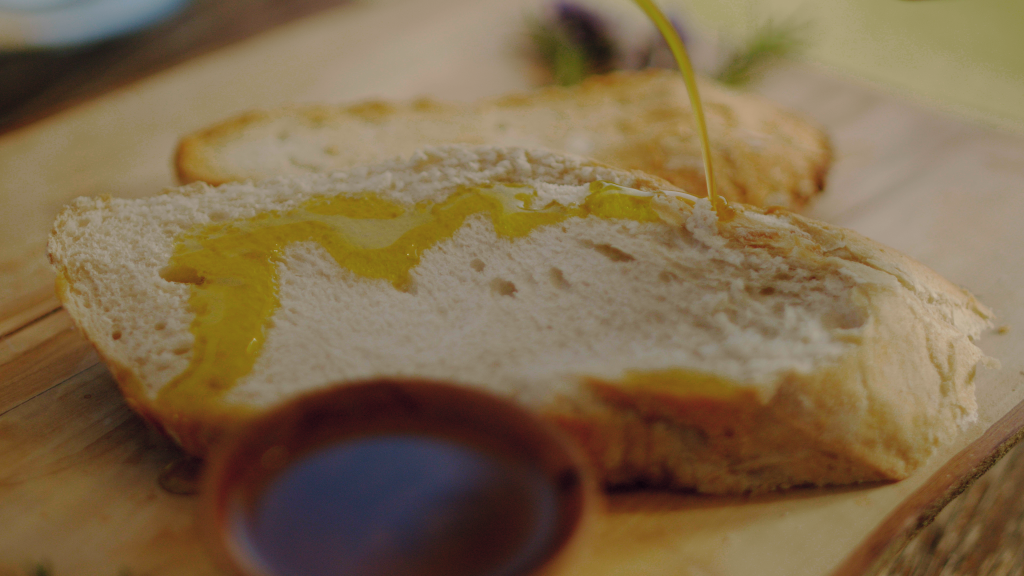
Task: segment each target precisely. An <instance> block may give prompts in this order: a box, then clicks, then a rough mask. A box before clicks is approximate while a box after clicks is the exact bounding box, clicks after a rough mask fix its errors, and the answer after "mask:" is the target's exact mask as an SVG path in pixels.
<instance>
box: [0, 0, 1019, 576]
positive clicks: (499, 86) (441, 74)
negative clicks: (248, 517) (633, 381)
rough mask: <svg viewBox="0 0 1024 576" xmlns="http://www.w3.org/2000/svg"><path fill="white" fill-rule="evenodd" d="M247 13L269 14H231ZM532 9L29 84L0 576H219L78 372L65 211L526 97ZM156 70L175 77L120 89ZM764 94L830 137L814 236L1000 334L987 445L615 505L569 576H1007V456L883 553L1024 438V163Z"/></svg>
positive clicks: (17, 206)
mask: <svg viewBox="0 0 1024 576" xmlns="http://www.w3.org/2000/svg"><path fill="white" fill-rule="evenodd" d="M334 3H336V2H328V1H327V0H323V1H319V2H318V1H316V0H304V2H297V3H292V4H294V5H295V6H297V7H296V8H295V9H294V11H292V9H291V8H282V7H281V5H283V4H289V3H284V2H278V3H275V2H259V1H258V0H250V1H248V2H246V1H244V0H231V1H230V2H225V3H222V4H223V6H224V7H223V11H221V10H222V8H221V5H220V4H218V3H216V2H212V1H197V2H196V3H195V4H194V5H193V7H192V8H191V10H194V11H197V12H194V13H193V16H190V17H189V18H194V19H196V21H199V22H206V24H204V26H205V29H206V30H208V31H210V30H212V31H215V33H214V36H216V35H217V34H218V33H219V32H216V31H218V30H225V29H226V28H224V27H229V26H230V23H225V20H231V19H232V18H237V19H239V20H245V18H249V17H251V20H249V22H257V21H258V22H259V25H258V26H257V25H254V24H248V25H245V26H250V27H249V28H246V27H245V26H242V29H244V30H249V31H254V30H257V29H260V28H265V27H267V26H270V25H272V24H274V23H275V21H284V20H289V19H291V18H292V17H294V16H297V15H299V14H300V13H302V10H307V9H308V10H309V11H312V10H316V9H319V8H320V7H323V6H324V5H328V4H334ZM275 4H276V5H278V8H273V7H272V6H273V5H275ZM513 4H514V6H513ZM299 5H302V6H306V8H301V7H298V6H299ZM231 6H233V8H231ZM260 6H270V7H271V8H270V12H268V13H267V14H271V15H270V16H266V17H257V16H249V15H247V11H249V10H255V9H256V8H258V7H260ZM526 9H527V8H525V7H524V5H523V4H520V3H503V2H498V1H497V0H483V1H475V2H471V1H470V0H430V2H426V1H423V2H421V1H418V0H391V1H386V0H381V1H380V2H375V3H374V4H373V5H363V4H359V5H352V6H343V7H341V8H338V9H333V10H329V11H327V12H324V13H322V17H312V18H305V19H301V20H297V21H295V22H292V23H291V24H289V25H287V26H284V27H282V28H278V29H276V30H274V31H272V32H270V33H268V34H265V35H262V36H259V37H257V38H254V39H252V40H250V41H244V42H240V43H237V44H234V45H232V46H230V47H228V48H226V49H223V50H219V51H217V52H213V53H210V54H209V55H207V56H202V57H195V56H196V55H197V54H199V53H201V52H204V51H205V50H208V49H209V47H211V46H216V45H221V44H224V43H227V42H228V41H230V40H233V39H235V38H238V37H240V36H244V35H245V34H246V33H247V32H245V31H244V30H243V31H242V32H238V33H237V35H235V36H231V35H230V34H228V33H224V36H225V38H226V39H225V38H221V39H220V40H218V41H212V43H210V44H208V45H207V48H205V49H200V48H189V46H192V42H191V41H182V39H183V38H191V37H192V36H191V35H192V34H197V32H195V31H181V30H178V31H177V32H174V28H173V27H171V28H168V29H169V30H171V31H172V32H171V33H170V34H169V36H168V38H170V39H168V40H166V41H162V40H161V39H160V37H159V34H157V33H156V32H154V34H156V35H154V36H152V37H151V39H149V40H147V41H146V42H150V43H151V44H146V46H148V47H147V48H144V49H143V50H142V51H141V52H140V54H142V56H140V60H139V61H138V62H135V63H133V62H130V60H131V59H132V58H131V56H130V54H131V50H130V49H127V48H126V49H125V51H122V52H120V53H119V56H118V57H116V58H115V57H112V56H109V55H108V56H103V57H102V58H106V60H102V59H101V60H96V61H94V63H89V62H87V61H86V60H83V61H82V62H80V63H79V64H77V65H75V66H71V67H76V66H80V67H82V68H83V69H88V68H89V67H90V66H95V67H94V68H92V69H93V70H94V71H100V70H102V71H106V72H103V74H108V75H107V76H104V78H105V79H106V81H101V80H102V79H97V82H96V83H95V84H88V82H86V81H85V80H83V79H85V78H86V76H80V77H77V79H78V80H77V81H67V83H66V84H64V87H63V88H62V87H61V82H65V80H59V81H55V83H52V84H46V82H43V83H42V84H38V85H35V87H34V88H32V90H35V92H34V93H35V94H36V96H35V97H32V96H23V97H21V99H20V100H18V99H15V100H16V101H17V102H20V103H19V104H18V105H17V106H16V107H15V108H11V110H15V112H11V114H10V116H3V118H6V120H3V121H4V122H6V126H8V127H10V126H13V125H20V126H21V128H19V129H17V130H9V131H8V133H7V134H6V135H5V136H3V137H0V173H2V174H4V176H5V177H4V178H3V179H2V180H0V223H2V224H3V226H0V526H5V527H7V529H5V530H0V574H2V575H4V576H7V574H17V575H19V576H20V575H22V574H28V573H32V571H33V570H35V568H36V566H37V565H42V566H47V567H50V568H51V569H52V570H53V572H54V573H55V574H57V575H58V576H59V575H63V574H86V575H88V574H106V575H114V574H119V573H122V572H124V571H126V570H127V571H130V573H132V574H153V575H171V574H200V575H201V574H214V573H215V571H214V570H213V568H212V567H211V566H209V564H208V563H206V562H205V561H204V560H203V558H204V556H203V552H202V547H201V543H200V542H199V541H198V540H197V538H196V536H195V529H194V528H195V527H194V525H193V515H192V506H193V505H194V499H192V498H189V497H182V496H175V495H172V494H169V493H167V492H166V491H163V490H161V489H160V488H159V487H158V485H157V480H156V479H157V477H158V476H159V474H160V471H161V470H162V469H163V468H164V467H165V466H167V465H168V464H170V463H172V462H174V461H175V459H176V458H178V457H179V456H180V453H179V452H178V451H177V449H176V448H175V447H173V446H172V445H170V444H169V443H167V442H166V441H165V440H163V439H162V438H160V437H159V436H158V435H156V434H154V433H152V432H151V431H150V430H149V429H148V428H146V426H145V425H144V424H143V423H142V422H141V420H139V419H138V418H137V417H135V416H134V415H133V414H132V413H131V412H130V411H129V410H128V408H127V407H126V406H125V405H124V403H123V401H122V400H121V398H120V395H119V394H118V393H117V390H116V386H115V384H114V383H113V381H112V380H111V378H110V376H109V374H108V373H107V371H106V370H105V369H104V368H103V367H102V366H101V365H99V364H98V359H97V358H96V356H95V353H94V352H93V351H92V349H91V347H90V346H89V345H88V344H87V343H86V342H84V341H83V340H82V339H81V338H80V337H79V336H78V335H77V334H76V333H75V331H74V329H73V327H72V325H71V323H70V319H69V318H68V317H67V315H66V314H65V313H64V312H63V311H58V310H56V307H57V305H56V301H55V300H54V298H53V296H52V294H53V292H52V275H51V273H50V272H49V270H48V268H47V265H46V261H45V257H44V256H43V254H44V245H45V237H46V233H47V231H48V228H49V223H50V222H52V218H53V216H54V214H55V213H56V211H57V210H58V209H59V207H60V205H61V204H62V203H64V202H66V201H67V200H69V199H70V198H72V197H74V196H76V195H80V194H97V193H111V194H116V195H120V196H140V195H147V194H153V193H155V192H157V191H158V190H159V189H160V187H162V186H165V185H168V184H171V183H172V182H173V181H172V175H171V172H170V168H169V156H170V151H171V150H172V149H173V145H174V142H175V140H176V138H177V136H178V135H180V134H182V133H185V132H188V131H190V130H192V129H195V128H197V127H199V126H202V125H205V124H208V123H210V122H213V121H215V120H218V119H220V118H223V117H225V116H227V115H230V114H233V113H235V112H237V111H239V110H242V109H246V108H251V107H268V106H275V105H279V104H281V103H284V102H288V101H339V100H350V99H354V98H359V97H366V96H389V97H411V96H414V95H418V94H431V95H433V96H436V97H439V98H448V99H458V100H467V99H472V98H475V97H480V96H486V95H490V94H495V93H500V92H504V91H507V90H510V89H520V88H525V87H526V86H527V84H528V79H529V75H528V74H525V73H524V65H522V64H521V63H520V62H519V61H518V60H517V59H516V50H515V43H516V41H517V36H516V26H517V25H518V21H517V20H516V18H517V17H518V15H521V14H522V13H524V11H525V10H526ZM231 10H234V12H232V11H231ZM273 10H278V12H273ZM205 18H209V20H204V19H205ZM218 22H220V23H218ZM167 26H171V25H170V24H168V25H167ZM384 26H388V27H389V31H388V32H387V33H386V34H385V32H383V30H384ZM455 38H457V39H458V41H457V42H456V41H454V40H453V39H455ZM126 42H128V41H126ZM218 42H219V43H218ZM112 46H114V45H112ZM175 46H176V47H177V48H174V47H175ZM183 46H184V47H185V48H182V47H183ZM117 49H120V48H117ZM176 50H177V52H175V51H176ZM189 50H195V51H194V52H189ZM172 52H175V53H176V54H177V55H174V56H168V54H170V53H172ZM371 56H372V57H371ZM78 57H82V58H86V56H85V53H84V52H83V53H82V54H80V55H78V56H74V58H78ZM185 60H188V61H187V62H185ZM115 61H117V62H118V64H117V65H116V66H115V65H114V64H112V62H115ZM37 62H46V61H45V60H38V61H37ZM175 62H183V63H181V64H179V65H177V66H174V67H173V68H171V69H169V70H166V71H165V72H164V73H162V74H159V75H157V76H153V77H150V78H148V79H144V80H140V81H137V82H136V81H135V80H136V79H138V78H141V77H142V76H143V75H145V74H146V73H147V71H148V70H155V69H163V68H166V67H167V66H170V65H171V64H173V63H175ZM300 62H301V63H302V65H298V64H297V63H300ZM154 63H155V64H154ZM0 64H2V60H0ZM8 69H10V68H8ZM26 69H28V68H20V70H22V71H24V70H26ZM2 72H3V68H2V66H0V74H2ZM103 74H100V76H102V75H103ZM59 77H60V78H65V76H59ZM71 78H76V77H75V76H74V75H72V76H71ZM130 82H133V83H130ZM31 84H32V82H29V81H26V83H25V84H24V85H25V86H29V85H31ZM44 84H46V85H48V86H52V87H51V88H46V87H44V88H42V89H40V86H42V85H44ZM76 84H82V86H81V87H80V88H77V89H76V88H75V85H76ZM87 84H88V85H87ZM111 89H112V90H113V91H112V92H110V93H109V94H106V95H104V96H102V97H99V98H96V99H91V100H90V98H92V96H93V95H97V94H101V93H104V92H105V91H107V90H111ZM32 90H28V91H27V92H25V94H28V93H30V92H31V91H32ZM76 90H80V91H76ZM757 90H758V91H760V92H762V93H763V94H765V95H766V96H768V97H769V98H772V99H773V100H776V101H778V102H781V103H783V104H786V105H788V106H790V107H793V108H795V109H798V110H800V111H801V112H802V113H803V114H806V115H809V116H810V117H812V118H814V119H816V120H818V121H819V122H821V123H822V124H823V125H825V126H826V127H827V128H828V130H829V131H830V133H831V134H832V136H833V138H834V147H835V150H836V164H835V168H834V170H833V172H832V174H831V177H830V185H829V191H828V193H827V194H826V196H825V197H824V198H822V200H821V201H820V202H818V203H817V204H816V205H815V207H814V209H813V214H814V215H816V216H818V217H820V218H823V219H825V220H829V221H832V222H836V223H839V224H842V225H845V226H850V227H853V228H855V229H857V230H859V231H861V232H863V233H866V234H868V235H869V236H872V237H874V238H876V239H878V240H881V241H883V242H885V243H888V244H890V245H893V246H895V247H897V248H899V249H901V250H903V251H905V252H907V253H909V254H910V255H912V256H914V257H915V258H918V259H920V260H922V261H923V262H925V263H927V264H928V265H929V266H931V267H933V268H935V269H937V270H938V271H939V272H940V273H942V274H944V275H946V276H948V277H950V278H951V279H953V280H954V281H955V282H958V283H961V284H964V285H967V286H969V287H970V288H971V289H972V291H974V292H975V293H976V294H977V295H978V296H979V297H980V298H981V299H982V300H983V301H984V302H986V303H989V304H990V305H993V306H994V307H995V308H996V312H997V314H998V315H999V317H1000V323H1001V324H1003V325H1006V326H1009V327H1010V329H1009V331H1008V332H1005V333H992V334H989V335H986V336H985V338H984V339H983V341H982V347H983V348H984V349H985V350H986V351H987V352H988V353H990V354H992V355H993V356H995V357H998V358H1000V359H1001V360H1002V361H1003V367H1002V369H1001V370H1000V371H998V372H996V371H986V372H985V373H984V374H983V375H982V378H981V379H980V380H979V400H980V403H981V407H982V424H981V425H979V426H978V427H975V428H974V429H972V430H971V431H970V433H969V434H968V435H966V436H965V438H964V439H963V441H962V442H961V443H960V444H959V445H957V446H955V447H952V448H951V449H949V450H947V451H944V452H943V453H941V454H939V455H938V456H937V457H936V458H935V459H933V461H932V462H930V463H929V464H928V466H926V468H925V469H924V470H922V471H921V472H919V473H918V474H916V475H915V476H914V477H913V478H911V479H910V480H908V481H906V482H903V483H898V484H894V485H886V486H877V487H869V488H866V489H865V488H861V489H849V490H832V491H793V492H789V493H784V494H780V495H773V496H770V497H762V498H757V499H743V498H734V499H722V498H703V497H697V496H692V495H683V494H670V493H665V494H657V495H629V494H625V495H617V496H615V497H613V499H612V501H611V504H610V508H611V512H610V515H609V518H610V521H609V522H608V523H607V524H606V525H605V526H604V528H603V529H602V532H601V534H600V535H599V537H598V543H597V545H596V551H595V553H594V554H593V555H592V558H591V562H590V563H589V564H587V565H585V566H581V567H580V569H579V573H581V574H583V573H586V574H631V573H637V570H641V569H642V571H644V572H645V573H652V574H654V573H665V574H688V573H692V574H701V573H709V574H772V573H779V574H825V573H828V572H831V571H833V570H839V572H836V574H844V575H845V574H859V573H864V571H865V570H869V571H874V572H875V573H878V574H908V575H909V574H914V575H929V576H930V575H938V574H962V575H965V576H966V575H969V574H990V573H991V574H1012V573H1020V569H1021V561H1020V557H1021V555H1020V553H1019V550H1020V546H1021V544H1022V540H1024V531H1022V529H1021V518H1022V516H1021V515H1022V513H1024V504H1022V503H1021V502H1019V501H1018V500H1024V499H1018V498H1016V497H1015V496H1016V494H1017V493H1019V492H1020V489H1021V487H1024V456H1021V455H1020V452H1021V450H1020V449H1017V450H1014V451H1012V452H1010V456H1009V457H1008V458H1006V459H1004V460H1003V461H1002V462H1001V463H1000V464H998V465H997V466H996V467H995V468H993V469H992V471H990V472H989V473H988V474H986V475H984V476H982V477H981V479H980V480H978V481H977V482H976V483H975V484H974V486H973V487H971V488H969V489H968V490H967V491H966V492H965V493H964V494H963V495H962V496H960V497H959V498H957V499H956V500H954V501H953V503H952V504H951V505H950V506H948V507H947V508H946V510H945V511H943V512H942V513H941V514H940V515H939V517H938V519H937V520H936V521H935V522H934V523H933V524H932V525H931V526H929V527H927V528H925V529H924V530H923V531H922V532H921V533H920V534H918V535H917V537H916V538H915V539H913V540H912V541H911V542H910V544H909V545H908V546H907V548H906V549H905V550H904V552H903V553H902V554H900V555H895V551H896V550H897V549H898V546H899V545H902V544H903V542H904V541H906V539H907V538H909V537H910V536H911V535H912V534H913V533H914V532H916V531H917V530H918V529H919V528H920V526H921V525H922V524H924V523H927V522H928V521H929V520H930V519H931V518H932V516H933V515H934V513H935V512H937V508H938V507H940V506H941V505H942V504H944V503H945V501H946V500H948V499H949V498H951V497H953V496H955V495H956V493H957V492H958V491H959V490H961V489H963V488H965V487H966V483H968V482H969V481H970V480H972V479H973V478H974V476H975V475H977V474H978V473H980V472H981V471H983V470H984V469H985V468H986V467H987V466H988V465H989V464H991V463H992V462H993V460H994V458H995V457H996V456H998V455H999V454H1000V453H1001V451H1002V450H1004V449H1006V448H1008V447H1009V445H1010V444H1012V442H1013V441H1014V440H1015V439H1016V438H1017V431H1018V430H1019V428H1020V420H1021V418H1022V417H1024V415H1022V414H1021V413H1020V412H1021V408H1020V407H1019V406H1018V403H1019V402H1020V400H1021V399H1022V398H1024V389H1022V388H1024V386H1022V384H1024V340H1022V335H1024V290H1022V288H1021V287H1022V286H1024V265H1022V263H1021V259H1020V256H1019V254H1018V247H1019V246H1020V245H1024V233H1022V232H1021V228H1022V227H1021V226H1020V225H1019V222H1018V221H1017V220H1018V219H1019V216H1020V214H1024V195H1021V194H1020V193H1019V192H1020V190H1021V189H1024V169H1022V168H1021V167H1022V166H1024V139H1022V138H1021V137H1019V136H1014V135H1009V134H1003V133H998V132H994V131H991V130H989V129H986V128H982V127H978V126H974V125H971V124H969V123H966V122H964V121H962V120H960V119H958V118H954V117H949V116H945V115H942V114H939V113H936V112H933V111H929V110H925V109H921V108H919V107H916V106H914V105H911V104H908V103H906V102H903V101H901V100H899V99H898V98H895V97H893V96H890V95H887V94H885V93H884V92H881V91H879V90H877V89H875V88H872V87H868V86H864V85H861V84H857V83H854V82H851V81H849V80H847V79H843V78H840V77H836V76H833V75H831V74H830V73H829V72H828V71H827V70H821V69H815V68H811V67H807V66H797V65H794V66H784V67H781V68H779V69H777V70H776V71H774V72H773V73H772V74H771V75H769V76H768V77H767V78H766V79H765V81H764V82H763V83H762V84H760V85H759V86H758V87H757ZM62 95H64V96H65V97H64V98H62ZM5 97H6V95H5ZM83 100H86V101H85V102H84V103H83ZM71 104H77V105H76V106H75V107H74V108H66V107H67V106H69V105H71ZM0 114H3V112H0ZM43 116H47V117H46V118H45V119H40V118H42V117H43ZM964 231H967V232H964ZM1015 407H1016V408H1015ZM990 424H994V425H995V426H994V427H992V428H990V427H989V425H990ZM968 441H975V443H974V444H970V445H968V444H969V442H968ZM961 449H963V450H961ZM778 534H790V536H789V538H788V539H781V540H780V539H779V538H778V536H777V535H778ZM780 542H781V544H780ZM773 547H774V548H776V549H777V550H772V548H773ZM737 551H740V552H742V553H738V552H737ZM844 570H845V572H843V571H844Z"/></svg>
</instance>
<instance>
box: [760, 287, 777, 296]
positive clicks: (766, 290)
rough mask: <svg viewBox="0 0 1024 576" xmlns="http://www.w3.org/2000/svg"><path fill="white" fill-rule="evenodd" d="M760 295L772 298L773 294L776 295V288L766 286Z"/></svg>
mask: <svg viewBox="0 0 1024 576" xmlns="http://www.w3.org/2000/svg"><path fill="white" fill-rule="evenodd" d="M760 293H761V296H771V295H772V294H775V288H774V287H773V286H765V287H764V288H761V291H760Z"/></svg>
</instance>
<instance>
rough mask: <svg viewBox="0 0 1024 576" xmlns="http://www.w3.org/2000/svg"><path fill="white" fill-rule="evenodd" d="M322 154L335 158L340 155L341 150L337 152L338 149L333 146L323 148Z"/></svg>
mask: <svg viewBox="0 0 1024 576" xmlns="http://www.w3.org/2000/svg"><path fill="white" fill-rule="evenodd" d="M324 154H326V155H328V156H337V155H339V154H341V150H339V149H338V147H337V146H334V145H331V146H324Z"/></svg>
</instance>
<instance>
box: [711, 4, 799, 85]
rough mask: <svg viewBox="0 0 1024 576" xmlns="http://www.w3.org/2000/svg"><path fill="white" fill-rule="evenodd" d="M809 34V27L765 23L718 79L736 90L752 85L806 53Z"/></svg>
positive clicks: (728, 63) (731, 59)
mask: <svg viewBox="0 0 1024 576" xmlns="http://www.w3.org/2000/svg"><path fill="white" fill-rule="evenodd" d="M806 31H807V24H806V23H799V22H793V21H788V22H782V23H777V22H774V21H772V20H769V21H767V22H765V23H764V24H762V25H761V26H760V27H758V29H757V30H756V31H755V32H754V34H753V35H751V37H750V40H749V41H748V42H747V45H746V47H744V48H743V49H742V50H740V51H738V52H736V53H735V54H733V56H732V57H731V58H730V59H729V60H728V62H726V64H725V65H724V66H723V67H722V69H721V70H719V71H718V73H717V74H716V75H715V78H716V79H717V80H718V81H719V82H722V83H723V84H729V85H732V86H742V85H744V84H748V83H750V82H751V81H752V80H754V79H755V78H757V76H758V75H759V74H761V73H762V72H763V71H764V69H765V68H766V67H767V66H769V65H770V64H772V63H774V62H775V61H777V60H779V59H780V58H784V57H786V56H791V55H793V54H795V53H797V52H800V51H801V50H803V49H804V48H805V46H806V45H807V41H806Z"/></svg>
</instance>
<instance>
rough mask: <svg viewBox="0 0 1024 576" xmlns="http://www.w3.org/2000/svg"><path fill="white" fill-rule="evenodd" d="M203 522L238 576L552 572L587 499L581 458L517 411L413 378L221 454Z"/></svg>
mask: <svg viewBox="0 0 1024 576" xmlns="http://www.w3.org/2000/svg"><path fill="white" fill-rule="evenodd" d="M203 498H204V501H203V506H202V512H201V513H202V514H203V515H204V516H205V518H204V521H203V524H204V526H205V528H206V530H207V532H208V534H207V535H208V540H209V542H210V543H211V545H212V549H213V552H214V554H215V556H216V557H217V558H218V559H219V561H220V562H221V563H222V564H223V565H224V567H225V568H227V569H229V570H233V571H234V573H235V574H238V575H243V576H327V575H332V576H333V575H341V574H344V575H346V576H378V575H381V576H382V575H389V576H405V575H417V576H421V575H423V576H426V575H438V576H441V575H444V576H484V575H488V576H519V575H531V576H539V575H545V576H547V575H553V574H556V573H559V572H560V571H561V570H562V569H564V568H565V567H566V566H567V565H568V564H571V562H572V558H573V557H574V556H575V555H576V554H578V553H579V552H580V550H581V544H582V542H583V541H584V540H585V539H586V537H585V533H586V532H587V527H588V526H589V525H590V524H591V523H592V517H593V515H594V513H595V511H596V509H597V508H599V507H600V505H599V503H598V498H599V495H598V491H597V489H596V485H595V481H594V476H593V474H592V473H591V472H590V471H589V470H588V467H587V465H586V461H585V459H584V458H583V457H582V456H581V454H580V451H579V450H578V449H577V448H576V446H575V445H574V444H573V443H571V442H570V441H569V440H568V439H567V438H566V437H565V436H564V435H563V434H562V433H561V432H559V431H558V430H557V429H556V428H555V427H553V426H551V425H550V424H549V423H547V422H545V421H544V420H542V419H540V418H538V417H537V416H535V415H533V414H532V413H530V412H528V411H526V410H525V409H523V408H520V407H519V406H517V405H515V404H513V403H512V402H510V401H508V400H504V399H501V398H498V397H495V396H492V395H489V394H485V393H482V392H478V391H475V390H471V389H467V388H462V387H457V386H452V385H448V384H441V383H436V382H425V381H413V380H376V381H372V382H366V383H362V384H346V385H344V386H339V387H334V388H329V389H326V390H324V391H320V392H316V393H313V394H310V395H307V396H303V397H301V398H298V399H296V400H294V401H292V402H289V403H287V404H285V405H282V406H281V407H280V408H277V409H275V410H273V411H271V412H269V413H267V414H265V415H263V416H261V417H260V418H258V419H256V420H255V421H253V422H251V423H249V424H248V425H246V426H245V427H244V428H243V429H242V430H240V431H239V432H238V433H237V434H236V435H234V436H233V437H232V438H231V439H230V440H228V441H227V442H225V443H224V444H222V445H221V448H220V449H219V450H217V451H216V453H215V456H214V458H213V459H212V460H211V464H210V468H209V470H208V472H207V474H206V477H205V480H204V489H203Z"/></svg>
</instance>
